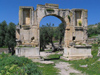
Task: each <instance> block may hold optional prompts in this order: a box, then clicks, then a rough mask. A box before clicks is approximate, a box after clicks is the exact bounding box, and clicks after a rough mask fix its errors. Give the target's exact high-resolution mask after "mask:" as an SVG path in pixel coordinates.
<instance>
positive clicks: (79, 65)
mask: <svg viewBox="0 0 100 75" xmlns="http://www.w3.org/2000/svg"><path fill="white" fill-rule="evenodd" d="M79 66H80V67H88V65H87V64H86V65H79Z"/></svg>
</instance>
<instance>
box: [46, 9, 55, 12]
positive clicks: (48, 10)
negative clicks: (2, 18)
mask: <svg viewBox="0 0 100 75" xmlns="http://www.w3.org/2000/svg"><path fill="white" fill-rule="evenodd" d="M46 10H47V11H52V12H54V10H53V9H46Z"/></svg>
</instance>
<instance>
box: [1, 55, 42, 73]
mask: <svg viewBox="0 0 100 75" xmlns="http://www.w3.org/2000/svg"><path fill="white" fill-rule="evenodd" d="M4 55H5V56H6V57H5V56H4ZM2 56H4V57H2ZM0 57H2V58H0V75H41V72H40V71H39V70H38V67H37V66H36V64H35V63H33V62H32V61H31V60H30V59H28V58H25V57H17V56H9V55H7V54H1V55H0Z"/></svg>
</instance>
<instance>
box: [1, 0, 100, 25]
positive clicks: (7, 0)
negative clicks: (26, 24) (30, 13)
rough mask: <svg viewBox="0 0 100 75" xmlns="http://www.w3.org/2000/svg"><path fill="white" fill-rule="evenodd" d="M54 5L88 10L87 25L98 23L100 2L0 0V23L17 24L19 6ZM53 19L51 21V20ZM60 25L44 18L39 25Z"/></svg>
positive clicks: (93, 0)
mask: <svg viewBox="0 0 100 75" xmlns="http://www.w3.org/2000/svg"><path fill="white" fill-rule="evenodd" d="M45 3H54V4H59V8H63V9H67V8H68V9H72V8H83V9H87V10H88V25H90V24H95V23H98V22H100V0H0V22H2V21H3V20H6V21H7V23H10V22H14V23H15V24H17V23H18V17H19V16H18V12H19V6H33V7H34V9H36V6H37V4H43V5H44V4H45ZM52 18H53V19H52ZM50 22H51V23H54V24H55V25H57V24H59V23H61V21H60V20H59V19H58V18H56V17H50V16H49V17H45V18H43V19H42V20H41V22H40V24H46V23H50Z"/></svg>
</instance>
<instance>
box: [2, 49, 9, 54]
mask: <svg viewBox="0 0 100 75" xmlns="http://www.w3.org/2000/svg"><path fill="white" fill-rule="evenodd" d="M2 52H4V53H8V48H0V54H1V53H2Z"/></svg>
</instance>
